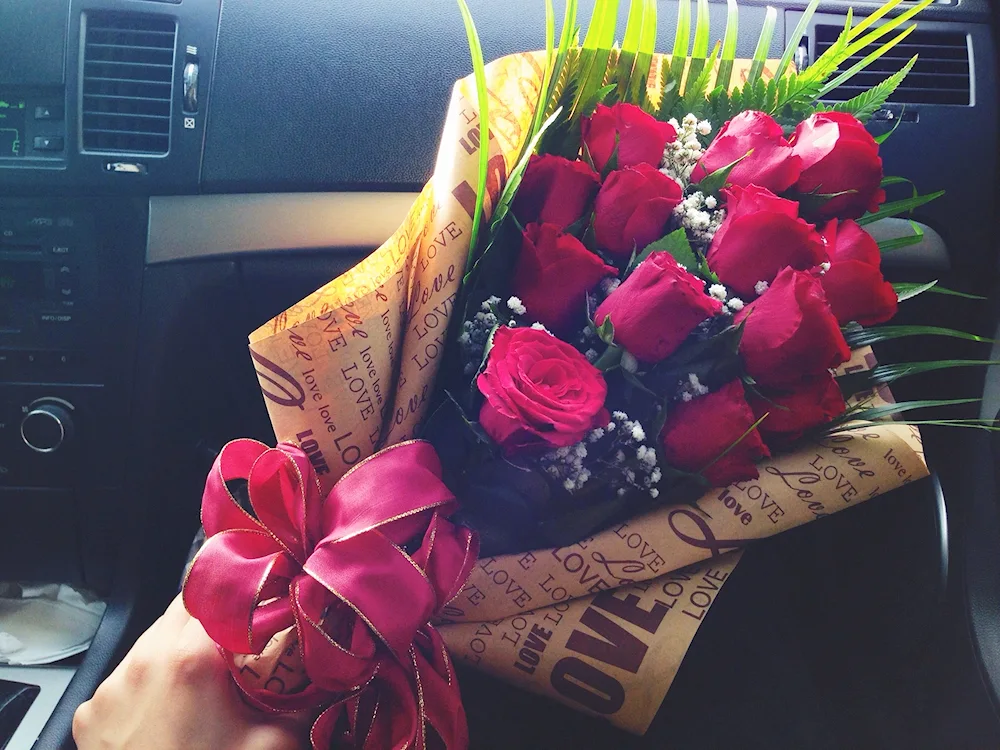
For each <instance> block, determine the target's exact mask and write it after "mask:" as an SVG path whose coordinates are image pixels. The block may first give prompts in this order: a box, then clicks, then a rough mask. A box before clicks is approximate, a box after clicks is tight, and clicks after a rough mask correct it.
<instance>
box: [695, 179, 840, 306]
mask: <svg viewBox="0 0 1000 750" xmlns="http://www.w3.org/2000/svg"><path fill="white" fill-rule="evenodd" d="M723 195H724V196H725V197H726V212H727V213H726V218H725V220H724V221H723V222H722V226H720V227H719V229H718V231H717V232H716V233H715V236H714V237H713V238H712V244H711V246H710V247H709V250H708V256H707V257H708V265H709V268H711V269H712V270H713V271H715V273H716V274H718V276H719V280H720V281H721V282H722V283H723V284H725V285H726V286H728V287H730V288H731V289H732V290H733V291H735V292H736V293H737V294H738V295H739V296H740V297H742V298H743V299H744V300H751V299H753V298H754V297H756V296H757V292H756V289H755V288H756V286H757V284H758V282H761V281H765V282H767V283H768V284H770V283H771V282H772V281H773V280H774V277H775V276H777V275H778V271H780V270H781V269H782V268H786V267H788V266H791V267H792V268H797V269H799V270H800V271H804V270H806V269H808V268H812V267H814V266H818V265H819V264H820V263H822V262H823V261H825V260H826V249H825V247H824V245H823V239H822V238H821V237H820V236H819V234H818V233H817V232H816V227H815V226H813V225H812V224H809V223H808V222H806V221H804V220H803V219H800V218H799V204H798V203H796V202H795V201H790V200H786V199H784V198H779V197H778V196H776V195H775V194H774V193H772V192H771V191H770V190H767V189H766V188H762V187H757V186H755V185H751V186H750V187H748V188H741V187H732V188H730V189H729V190H724V191H723Z"/></svg>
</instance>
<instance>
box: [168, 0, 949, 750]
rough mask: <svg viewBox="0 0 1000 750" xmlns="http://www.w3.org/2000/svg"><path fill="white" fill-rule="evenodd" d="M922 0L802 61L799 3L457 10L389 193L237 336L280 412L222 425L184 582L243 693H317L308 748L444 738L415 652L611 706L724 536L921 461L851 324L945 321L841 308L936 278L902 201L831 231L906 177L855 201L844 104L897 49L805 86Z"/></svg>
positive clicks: (909, 474)
mask: <svg viewBox="0 0 1000 750" xmlns="http://www.w3.org/2000/svg"><path fill="white" fill-rule="evenodd" d="M929 1H930V0H924V2H922V3H920V4H918V5H916V6H914V7H912V8H909V9H907V10H906V11H905V12H902V13H900V14H898V15H896V16H894V17H893V18H891V19H890V18H888V15H889V13H890V11H893V10H894V9H896V8H897V6H898V5H899V2H900V0H891V1H890V2H889V3H887V4H886V5H884V6H883V7H882V8H880V9H879V10H878V11H876V12H875V13H873V14H872V15H870V16H869V17H867V18H865V19H863V20H861V21H860V22H859V23H858V24H857V25H853V22H852V19H851V18H850V16H849V17H848V21H847V24H846V26H845V29H844V31H843V33H842V35H841V37H840V38H839V39H838V40H837V42H836V43H835V44H834V45H833V46H832V47H831V49H830V50H829V51H827V52H826V53H824V55H822V56H820V57H819V58H818V59H817V60H816V61H815V63H814V64H813V65H812V66H811V67H809V68H807V69H805V70H802V71H795V70H793V68H792V66H791V64H790V63H791V59H792V56H793V53H794V49H795V44H796V42H797V40H798V39H799V38H800V36H801V35H802V33H803V31H804V30H805V29H806V28H807V24H808V21H809V18H810V16H811V14H812V12H813V11H814V10H815V7H816V5H817V3H816V2H813V3H812V4H811V5H810V7H809V8H808V9H807V12H806V13H805V14H804V16H803V18H802V21H801V24H800V28H799V29H797V30H796V31H795V32H793V34H792V36H791V37H790V39H791V40H792V43H791V44H790V45H789V47H788V49H787V50H786V52H785V54H784V55H783V57H782V58H781V59H780V60H767V59H766V51H767V49H768V48H769V46H770V34H771V32H772V31H773V22H774V14H773V12H769V16H768V18H769V22H768V23H766V24H765V30H764V32H763V34H762V37H761V41H760V43H759V45H758V53H757V54H756V55H755V57H754V59H753V60H750V61H737V60H735V59H734V50H735V33H736V18H737V13H736V8H735V3H734V2H732V0H731V2H730V17H729V23H728V24H727V29H726V33H725V36H724V39H723V41H722V42H721V43H720V44H719V45H717V46H716V47H715V48H714V49H713V50H711V51H709V49H708V38H709V31H708V5H707V2H705V0H699V2H698V11H697V19H696V22H695V24H694V42H693V45H689V37H690V36H691V33H690V32H691V18H690V15H691V14H690V7H689V3H688V2H686V1H684V2H682V3H681V5H680V18H679V21H678V28H677V37H676V40H675V43H674V48H673V54H672V55H670V56H664V55H659V54H654V45H655V31H656V3H655V0H634V1H633V2H632V4H631V7H630V10H629V20H628V26H627V28H626V32H625V37H624V41H623V42H622V43H621V44H620V45H616V44H614V34H615V21H616V18H617V3H616V2H609V1H607V0H604V1H599V2H598V3H597V4H596V7H595V11H594V15H593V18H592V20H591V23H590V26H589V28H588V31H587V35H586V37H585V39H584V41H583V43H582V44H580V43H579V41H578V40H577V38H576V35H575V31H576V26H575V14H576V8H575V3H574V2H572V0H571V2H569V3H568V4H567V17H566V20H565V22H564V25H563V32H562V36H561V39H560V41H559V43H558V44H556V42H555V39H554V33H553V25H554V24H553V23H552V19H551V15H552V14H551V8H549V19H550V23H549V27H548V46H547V51H546V52H545V53H529V54H522V55H514V56H511V57H507V58H502V59H500V60H498V61H495V62H493V63H491V64H490V65H489V66H484V65H483V63H482V59H481V53H480V51H479V44H478V40H477V38H476V35H475V30H474V27H473V26H472V22H471V18H469V16H468V11H467V9H465V8H464V5H463V6H462V7H463V12H464V13H465V16H466V22H467V27H468V29H469V32H470V33H469V37H470V43H471V48H472V51H473V63H474V68H475V75H474V76H473V77H470V78H469V79H465V80H463V81H459V82H458V84H456V87H455V92H454V95H453V99H452V102H451V106H450V109H449V116H448V118H447V121H446V125H445V132H444V135H443V138H442V146H441V150H440V153H439V158H438V164H437V167H436V169H435V172H434V177H433V178H432V179H431V181H430V182H429V183H428V185H427V186H426V187H425V189H424V191H423V192H422V193H421V195H420V197H419V198H418V200H417V202H416V204H415V205H414V207H413V209H412V210H411V213H410V215H409V217H408V219H407V221H406V223H405V224H404V225H403V226H402V227H401V228H400V230H399V231H398V232H397V233H396V234H395V235H394V236H393V237H392V238H390V239H389V240H388V241H387V242H386V244H385V245H383V247H382V248H380V249H379V250H378V251H376V252H375V253H374V254H372V255H371V256H370V257H369V258H368V259H366V260H365V261H364V262H362V263H361V264H360V265H358V266H357V267H355V268H354V269H352V270H351V271H349V272H348V273H347V274H345V275H344V276H342V277H340V278H338V279H336V280H334V281H332V282H330V283H329V284H327V285H326V286H324V287H322V288H321V289H319V290H318V291H317V292H316V293H315V294H313V295H311V296H310V297H309V298H307V299H305V300H303V301H302V302H301V303H299V304H298V305H296V306H294V307H293V308H290V309H289V310H287V311H285V312H284V313H282V314H281V315H279V316H278V317H276V318H275V319H274V320H272V321H271V322H270V323H268V324H267V325H265V326H263V327H262V328H261V329H259V330H258V331H256V332H255V333H254V334H253V335H252V336H251V347H250V348H251V355H252V357H253V359H254V361H255V366H256V368H257V373H258V376H259V378H260V382H261V387H262V391H263V394H264V396H265V400H266V402H267V405H268V409H269V412H270V415H271V418H272V422H273V424H274V427H275V432H276V434H277V436H278V438H279V439H280V440H281V441H282V442H281V444H280V445H279V446H278V448H276V449H269V448H267V447H266V446H263V445H260V444H257V443H248V442H247V441H237V442H236V443H233V444H230V445H229V446H227V447H226V448H225V449H224V450H223V452H222V454H221V455H220V457H219V460H218V461H217V463H216V467H215V469H214V470H213V473H212V475H211V477H210V478H209V482H208V485H207V487H206V494H205V502H204V506H203V522H204V524H205V527H206V531H207V533H208V536H209V538H208V541H207V543H206V545H205V547H204V548H203V549H202V551H201V553H200V554H199V555H198V557H197V558H196V559H195V561H194V563H193V564H192V567H191V570H190V574H189V577H188V580H187V582H186V585H185V601H186V603H187V605H188V608H189V610H190V611H191V612H192V614H194V615H195V616H196V617H198V619H200V620H201V621H202V622H203V623H204V624H205V626H206V629H207V630H208V632H209V634H210V635H212V637H213V638H215V639H216V640H217V642H218V643H219V644H220V646H222V647H223V649H224V650H225V653H226V655H227V658H228V659H229V661H230V664H231V666H232V670H233V674H234V677H235V678H236V680H237V682H238V683H239V684H240V685H241V687H242V688H243V689H244V691H245V692H246V693H247V695H248V697H249V698H250V699H251V700H252V701H254V702H255V703H257V704H258V705H260V706H262V707H265V708H269V709H272V710H299V709H303V708H308V707H316V706H322V707H326V710H325V711H324V712H323V713H322V715H321V717H320V719H319V720H318V722H317V724H316V727H315V728H314V734H313V742H314V745H315V746H316V747H328V746H331V745H334V746H338V747H340V746H345V747H346V746H350V747H408V746H410V745H416V746H418V747H423V746H425V745H426V744H435V743H436V744H438V745H440V744H443V745H445V746H447V747H463V746H464V745H465V744H466V743H467V740H468V738H467V733H466V729H465V721H464V716H463V714H462V711H461V702H460V699H459V694H458V689H457V683H456V680H455V676H454V673H453V670H452V667H451V663H450V660H449V657H448V651H450V652H451V653H452V655H455V656H458V657H460V658H462V659H463V660H465V661H467V662H469V663H470V664H472V665H474V666H477V667H480V668H483V669H486V670H489V671H491V672H493V673H495V674H497V675H499V676H501V677H502V678H503V679H506V680H509V681H512V682H515V683H516V684H519V685H521V686H523V687H525V688H526V689H529V690H535V691H538V692H542V693H545V694H549V695H552V696H553V697H555V698H557V699H559V700H562V701H564V702H567V703H569V704H570V705H573V706H575V707H577V708H580V709H581V710H585V711H588V712H591V713H596V714H599V715H603V716H606V717H608V718H609V720H611V721H612V722H614V723H616V724H618V725H619V726H622V727H625V728H627V729H630V730H632V731H635V732H640V733H641V732H643V731H645V729H646V728H647V727H648V725H649V723H650V721H651V720H652V717H653V715H654V714H655V713H656V710H657V708H658V706H659V704H660V702H661V701H662V699H663V697H664V695H665V694H666V691H667V689H668V688H669V684H670V681H671V680H672V678H673V675H674V674H675V673H676V670H677V667H678V665H679V663H680V660H681V659H682V658H683V655H684V653H685V651H686V649H687V647H688V644H689V643H690V641H691V639H692V638H693V637H694V634H695V631H696V630H697V627H698V625H699V624H700V623H701V621H702V620H703V618H704V616H705V613H706V612H707V610H708V608H709V607H710V605H711V604H712V602H713V601H714V600H715V597H716V596H717V595H718V592H719V590H720V588H721V586H722V584H723V582H724V581H725V580H726V578H727V577H728V575H729V572H730V571H731V570H732V569H733V567H735V565H736V563H737V561H738V557H739V550H740V549H741V548H742V547H743V546H745V545H746V544H747V543H749V542H750V541H752V540H754V539H759V538H762V537H766V536H770V535H772V534H775V533H778V532H780V531H782V530H785V529H787V528H790V527H793V526H796V525H799V524H802V523H805V522H807V521H810V520H813V519H815V518H819V517H822V516H825V515H828V514H830V513H832V512H835V511H837V510H840V509H842V508H845V507H849V506H851V505H853V504H856V503H858V502H861V501H863V500H866V499H869V498H871V497H874V496H876V495H878V494H881V493H884V492H887V491H889V490H891V489H893V488H895V487H898V486H900V485H902V484H905V483H907V482H910V481H913V480H915V479H919V478H921V477H923V476H925V475H926V473H927V470H926V466H925V465H924V462H923V456H922V452H921V449H920V441H919V433H918V431H917V429H916V428H915V427H913V426H911V425H908V424H906V423H904V422H901V421H897V420H894V419H891V417H896V416H898V415H899V414H901V413H904V412H905V411H907V410H908V409H910V408H912V407H914V406H918V405H919V406H922V407H925V406H928V405H945V404H947V403H950V402H945V401H941V402H929V401H922V402H915V403H913V404H907V403H894V402H893V401H892V398H891V395H890V394H889V392H888V390H886V388H885V386H887V385H888V384H889V383H891V382H892V381H893V380H895V379H897V378H899V377H902V376H904V375H907V374H910V373H911V372H914V371H919V370H920V369H921V368H920V367H915V366H914V365H912V364H910V365H907V366H905V367H903V366H901V367H895V366H892V365H877V364H876V363H875V361H874V358H873V356H872V354H871V349H870V345H871V344H873V343H877V342H878V341H881V340H885V339H889V338H895V337H899V336H904V335H910V334H915V333H935V334H937V335H960V336H967V335H966V334H962V333H960V332H954V331H948V330H945V329H928V328H926V327H900V326H895V327H884V328H871V327H870V326H873V325H875V324H878V323H882V322H885V321H887V320H889V319H890V318H891V317H892V316H893V315H894V314H895V312H896V308H897V304H898V303H899V302H900V301H902V300H905V299H907V298H908V297H909V296H913V295H914V294H917V293H921V292H925V291H930V290H935V291H940V290H937V289H936V288H935V287H934V284H933V282H932V283H930V284H926V285H922V286H916V285H908V286H903V285H896V286H893V285H891V284H889V283H888V282H887V281H886V280H885V279H884V278H883V276H882V273H881V271H880V258H881V253H882V252H884V251H888V250H889V249H892V248H894V247H901V246H903V245H906V244H912V243H915V242H918V241H919V240H920V235H919V231H918V232H916V233H915V234H913V235H912V236H910V237H898V238H894V239H892V240H889V241H884V242H883V243H881V244H880V243H878V242H876V240H875V239H874V238H873V237H872V236H871V235H870V234H868V233H867V232H866V230H865V228H864V227H865V225H867V224H869V223H871V222H873V221H876V220H878V219H881V218H884V217H888V216H894V215H899V214H904V213H906V212H909V211H911V210H912V209H913V208H915V207H917V206H919V205H921V204H922V203H925V202H927V201H928V200H931V199H933V198H934V197H936V195H927V196H918V195H916V194H914V195H913V196H911V197H907V198H903V199H900V200H895V201H891V202H886V200H887V196H886V191H885V189H886V188H887V187H890V186H892V185H894V184H897V183H900V182H905V180H901V179H897V178H886V177H885V176H884V175H883V173H882V162H881V159H880V157H879V141H880V138H875V137H873V136H872V135H871V134H869V133H868V131H867V130H866V128H865V126H864V124H863V121H864V120H865V119H866V118H867V117H868V116H870V115H871V114H872V113H873V112H874V111H876V110H877V109H878V108H879V107H881V106H882V104H883V103H884V102H885V101H886V99H887V98H888V97H889V96H890V95H891V94H892V92H893V90H894V89H895V87H896V86H897V85H898V84H899V82H900V81H901V80H902V78H903V76H905V75H906V73H907V71H908V70H909V68H910V67H911V66H912V65H913V61H911V62H910V63H909V64H908V65H907V66H906V67H905V68H904V69H903V70H900V71H899V72H897V73H895V74H893V75H891V76H890V77H889V78H888V79H887V80H886V81H885V82H884V83H882V84H880V85H879V86H876V87H875V88H873V89H871V90H870V91H867V92H865V93H864V94H862V95H860V96H858V97H856V98H855V99H851V100H848V101H846V102H842V103H840V104H837V105H835V106H832V107H831V106H827V105H825V104H823V103H822V100H823V98H824V97H825V96H826V95H827V94H828V93H830V92H831V91H832V90H833V89H835V88H836V87H837V86H839V85H840V84H841V83H843V82H844V81H845V80H847V79H848V78H850V77H851V76H853V75H854V74H855V73H857V72H858V71H859V70H861V69H862V68H864V67H865V65H866V64H868V63H869V62H871V61H873V60H874V59H877V57H878V56H879V54H881V53H882V52H884V51H886V50H887V49H889V48H890V47H892V46H894V45H895V44H897V43H899V42H900V41H902V40H903V39H904V38H905V37H906V35H907V34H909V33H910V31H911V30H912V26H909V27H904V24H906V22H907V21H908V20H909V19H910V18H912V16H913V15H914V14H915V13H917V12H918V11H919V10H920V9H921V8H922V7H924V6H926V5H927V4H928V2H929ZM876 22H879V23H876ZM890 34H891V35H892V36H891V38H890V39H889V40H888V41H885V42H884V43H883V42H881V41H880V40H882V39H883V38H884V37H886V36H887V35H890ZM876 43H878V44H879V46H878V47H877V48H875V52H873V53H871V54H868V55H866V56H865V57H864V59H863V60H862V63H859V64H856V65H853V66H852V67H850V68H847V69H846V70H844V71H843V72H839V70H840V68H841V67H842V66H843V65H844V63H845V61H847V60H849V59H851V58H852V57H853V56H856V55H857V54H858V52H859V51H860V50H866V49H869V48H872V47H873V45H875V44H876ZM883 137H884V136H883ZM927 366H928V367H938V366H942V363H928V365H927ZM414 437H419V438H421V440H417V441H414V440H412V438H414ZM446 646H447V650H446Z"/></svg>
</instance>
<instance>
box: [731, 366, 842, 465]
mask: <svg viewBox="0 0 1000 750" xmlns="http://www.w3.org/2000/svg"><path fill="white" fill-rule="evenodd" d="M747 400H748V401H749V402H750V408H751V409H753V415H754V420H755V421H756V420H757V419H760V418H761V417H763V416H764V415H765V414H766V415H767V417H766V418H765V419H764V421H763V422H761V423H760V426H759V427H758V428H757V429H759V430H760V433H761V435H763V436H764V439H765V440H766V441H767V444H768V445H770V446H772V447H775V446H779V445H781V446H786V445H789V444H791V443H793V442H795V441H796V440H798V439H799V438H800V437H802V435H803V433H805V432H806V431H808V430H811V429H813V428H814V427H818V426H819V425H821V424H826V423H827V422H829V421H830V420H832V419H834V418H835V417H839V416H840V415H841V414H843V413H844V411H845V410H846V409H847V404H845V403H844V396H843V394H842V393H841V391H840V386H839V385H838V384H837V380H836V378H834V377H833V375H831V374H830V373H829V372H824V373H821V374H819V375H814V376H813V377H810V378H806V379H805V380H803V381H801V382H799V383H796V384H795V385H794V386H792V387H791V388H789V389H785V390H780V391H775V390H767V389H764V390H763V391H762V392H761V395H760V396H757V395H755V394H754V393H752V392H751V393H749V394H747Z"/></svg>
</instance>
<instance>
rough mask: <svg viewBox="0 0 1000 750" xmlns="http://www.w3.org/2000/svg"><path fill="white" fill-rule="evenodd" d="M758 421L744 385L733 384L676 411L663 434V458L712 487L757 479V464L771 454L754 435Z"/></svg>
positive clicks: (668, 420) (676, 407) (679, 406)
mask: <svg viewBox="0 0 1000 750" xmlns="http://www.w3.org/2000/svg"><path fill="white" fill-rule="evenodd" d="M755 421H756V419H755V418H754V415H753V412H752V411H751V410H750V405H749V404H748V403H747V400H746V396H745V395H744V392H743V383H741V382H740V381H739V380H733V381H731V382H729V383H727V384H726V385H724V386H722V388H720V389H719V390H717V391H714V392H712V393H709V394H708V395H706V396H700V397H698V398H695V399H693V400H691V401H688V402H681V403H679V404H677V406H675V407H674V409H673V411H671V412H670V416H668V417H667V421H666V423H665V424H664V425H663V431H662V432H661V433H660V440H661V441H662V443H663V454H664V457H665V458H666V459H667V463H668V464H670V465H671V466H674V467H676V468H678V469H681V470H683V471H689V472H692V473H700V474H701V475H702V476H704V477H705V479H707V480H708V482H709V483H710V484H711V485H712V486H713V487H726V486H728V485H730V484H732V483H733V482H739V481H742V480H746V479H756V478H757V476H758V473H757V466H756V464H757V461H759V460H760V459H762V458H764V457H766V456H770V455H771V454H770V452H769V451H768V449H767V446H766V445H764V441H763V440H761V437H760V433H758V432H757V430H756V429H754V430H750V427H751V425H753V423H754V422H755ZM747 430H750V432H749V433H748V434H747V435H746V437H743V439H742V440H740V437H741V436H742V435H743V434H744V433H746V432H747ZM737 441H739V442H737ZM734 444H735V445H734ZM730 446H732V448H731V450H729V452H728V453H726V455H725V456H722V453H723V452H724V451H726V450H727V449H729V448H730ZM719 456H722V457H721V458H719ZM713 462H714V463H713Z"/></svg>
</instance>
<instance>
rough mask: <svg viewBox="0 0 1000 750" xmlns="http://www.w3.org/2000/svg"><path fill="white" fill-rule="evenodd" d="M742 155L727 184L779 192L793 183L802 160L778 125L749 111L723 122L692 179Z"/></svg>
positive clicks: (757, 113) (725, 164) (724, 165)
mask: <svg viewBox="0 0 1000 750" xmlns="http://www.w3.org/2000/svg"><path fill="white" fill-rule="evenodd" d="M751 151H752V152H753V153H750V152H751ZM748 153H749V154H750V155H749V156H747V154H748ZM742 157H746V158H743V160H742V161H741V162H740V163H739V164H737V165H736V166H735V167H733V171H732V172H730V173H729V179H728V180H727V184H730V185H739V186H740V187H749V186H750V185H758V186H759V187H763V188H767V189H768V190H770V191H772V192H774V193H781V192H783V191H785V190H788V188H790V187H791V186H792V185H794V184H795V181H796V180H797V179H799V172H800V171H801V170H802V160H801V159H800V158H799V157H798V156H795V155H794V154H793V153H792V147H791V146H790V145H789V143H788V141H786V140H785V134H784V131H783V130H782V129H781V126H780V125H779V124H778V123H776V122H775V121H774V120H773V119H772V118H771V117H770V116H769V115H766V114H764V113H763V112H753V111H748V112H740V113H739V114H738V115H736V117H734V118H733V119H732V120H730V121H729V122H727V123H726V124H725V125H723V126H722V130H720V131H719V134H718V135H717V136H715V140H713V141H712V142H711V143H710V144H709V146H708V148H707V149H705V153H704V154H703V155H702V157H701V159H700V160H699V161H698V164H697V166H695V168H694V171H693V172H692V173H691V182H700V181H701V180H702V179H704V178H705V177H707V176H708V175H710V174H712V172H715V171H717V170H719V169H722V168H723V167H727V166H729V165H730V164H732V163H733V162H734V161H736V160H737V159H740V158H742Z"/></svg>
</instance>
